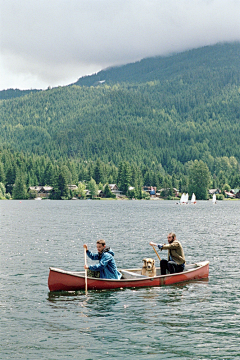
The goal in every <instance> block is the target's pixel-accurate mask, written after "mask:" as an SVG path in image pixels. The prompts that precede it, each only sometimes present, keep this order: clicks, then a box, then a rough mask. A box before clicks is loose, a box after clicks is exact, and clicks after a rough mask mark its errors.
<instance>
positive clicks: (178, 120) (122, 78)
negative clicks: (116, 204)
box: [0, 43, 240, 178]
mask: <svg viewBox="0 0 240 360" xmlns="http://www.w3.org/2000/svg"><path fill="white" fill-rule="evenodd" d="M239 60H240V44H239V43H234V44H220V45H215V46H209V47H204V48H201V49H196V50H191V51H187V52H184V53H181V54H176V55H172V56H168V57H164V58H162V57H156V58H150V59H144V60H142V61H140V62H137V63H134V64H129V65H125V66H122V67H117V68H112V69H108V70H105V71H101V72H99V73H98V74H96V75H93V76H89V77H84V78H81V79H79V81H78V82H77V83H76V84H75V85H71V86H66V87H58V88H54V89H48V90H46V91H40V92H39V91H38V92H29V93H27V94H25V93H23V94H22V95H23V96H18V97H14V98H10V99H5V100H0V105H1V107H0V146H1V147H2V148H4V149H8V150H13V151H21V152H23V153H24V154H29V155H31V154H36V155H41V156H45V157H48V158H49V159H50V158H51V159H56V160H61V159H62V161H65V160H67V159H68V158H71V159H73V160H74V161H90V160H92V161H96V160H97V159H100V160H101V161H102V162H103V163H105V164H107V163H109V162H111V164H114V165H115V166H118V165H119V163H120V162H121V161H129V162H130V164H135V165H137V166H138V167H141V168H142V169H143V168H144V166H147V167H148V168H149V169H150V168H151V169H153V168H154V166H153V164H155V166H156V167H158V168H161V167H162V168H163V169H164V171H166V172H167V173H168V174H170V175H173V174H175V175H176V176H178V178H180V176H181V174H184V173H186V165H185V164H186V163H187V162H189V161H194V160H195V159H197V160H203V161H204V162H205V163H206V164H207V165H208V167H209V168H210V170H211V173H212V174H213V173H214V172H215V170H216V169H215V168H216V164H217V161H216V159H217V158H222V157H227V158H230V157H235V158H236V159H237V160H238V162H239V161H240V146H239V145H240V140H239V139H240V61H239ZM104 80H105V82H101V83H98V81H104ZM92 85H96V86H92ZM9 94H10V93H9ZM18 95H19V94H18ZM9 96H10V95H9ZM10 97H11V96H10ZM233 163H234V164H235V162H234V161H233ZM234 166H235V165H234ZM145 173H146V171H145ZM145 173H144V171H143V176H144V174H145Z"/></svg>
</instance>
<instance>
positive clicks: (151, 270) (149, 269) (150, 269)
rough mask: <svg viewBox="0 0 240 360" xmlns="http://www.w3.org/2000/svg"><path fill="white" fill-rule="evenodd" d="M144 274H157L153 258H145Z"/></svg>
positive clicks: (150, 275)
mask: <svg viewBox="0 0 240 360" xmlns="http://www.w3.org/2000/svg"><path fill="white" fill-rule="evenodd" d="M142 275H145V276H148V277H152V276H156V268H155V260H154V259H151V258H146V259H143V267H142Z"/></svg>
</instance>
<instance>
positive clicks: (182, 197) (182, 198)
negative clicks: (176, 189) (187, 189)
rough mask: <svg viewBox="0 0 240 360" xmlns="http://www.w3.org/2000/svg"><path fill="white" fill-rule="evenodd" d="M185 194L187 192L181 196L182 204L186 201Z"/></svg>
mask: <svg viewBox="0 0 240 360" xmlns="http://www.w3.org/2000/svg"><path fill="white" fill-rule="evenodd" d="M184 196H185V194H184V193H182V196H181V199H180V204H183V202H184Z"/></svg>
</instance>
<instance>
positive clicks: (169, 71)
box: [75, 42, 240, 86]
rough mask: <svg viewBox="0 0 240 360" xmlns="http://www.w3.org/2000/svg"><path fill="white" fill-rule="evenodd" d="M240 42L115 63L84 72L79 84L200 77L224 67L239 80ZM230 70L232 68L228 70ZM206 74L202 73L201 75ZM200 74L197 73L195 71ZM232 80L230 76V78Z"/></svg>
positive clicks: (228, 73)
mask: <svg viewBox="0 0 240 360" xmlns="http://www.w3.org/2000/svg"><path fill="white" fill-rule="evenodd" d="M239 67H240V43H238V42H237V43H232V44H229V43H226V44H217V45H214V46H206V47H203V48H199V49H193V50H189V51H185V52H183V53H179V54H173V55H171V56H166V57H153V58H147V59H143V60H141V61H138V62H135V63H131V64H127V65H123V66H119V67H112V68H108V69H105V70H102V71H99V72H98V73H97V74H94V75H90V76H84V77H82V78H80V79H79V80H78V81H77V82H76V83H75V84H76V85H81V86H82V85H84V86H92V85H96V84H97V82H99V81H105V83H110V84H112V83H122V82H128V83H142V82H147V81H154V80H170V79H172V78H175V77H177V76H181V77H182V76H186V77H187V76H188V74H189V76H190V79H191V80H193V78H192V76H193V74H195V73H196V74H198V76H199V77H201V76H205V75H206V74H208V73H209V72H211V73H213V72H216V71H218V69H221V71H222V69H223V68H224V70H225V72H226V77H232V78H233V79H232V80H233V81H235V80H237V81H239V79H240V78H239ZM228 70H230V71H228ZM201 74H202V75H201ZM195 76H196V75H195ZM228 80H229V79H228Z"/></svg>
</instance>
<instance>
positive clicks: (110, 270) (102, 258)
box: [83, 240, 122, 279]
mask: <svg viewBox="0 0 240 360" xmlns="http://www.w3.org/2000/svg"><path fill="white" fill-rule="evenodd" d="M83 247H84V248H85V249H86V250H87V256H88V257H89V258H90V259H92V260H99V263H98V264H96V265H90V266H87V265H84V269H89V270H91V271H99V272H100V278H101V279H120V278H121V276H122V274H120V272H119V271H118V270H117V266H116V263H115V260H114V252H113V251H112V250H111V249H110V247H107V246H106V242H105V240H98V241H97V251H98V253H97V254H93V253H92V252H91V251H89V250H88V247H87V245H86V244H84V245H83Z"/></svg>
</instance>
